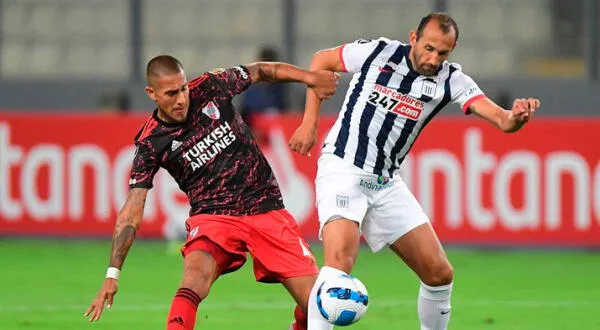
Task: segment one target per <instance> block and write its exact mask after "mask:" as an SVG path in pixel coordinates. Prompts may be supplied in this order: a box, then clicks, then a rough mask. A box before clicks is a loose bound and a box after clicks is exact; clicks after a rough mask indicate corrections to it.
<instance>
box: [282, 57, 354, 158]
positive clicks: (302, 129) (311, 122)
mask: <svg viewBox="0 0 600 330" xmlns="http://www.w3.org/2000/svg"><path fill="white" fill-rule="evenodd" d="M341 47H342V46H339V47H336V48H330V49H324V50H320V51H318V52H317V53H316V54H315V55H314V56H313V59H312V61H311V63H310V70H311V71H320V70H326V71H333V72H343V71H346V70H345V68H344V63H343V61H342V57H341V55H340V54H341ZM321 102H322V98H321V97H319V95H318V94H317V93H315V91H314V90H313V89H312V88H307V89H306V104H305V107H304V117H303V119H302V124H301V125H300V126H299V127H298V128H297V129H296V131H295V132H294V135H292V137H291V139H290V141H289V145H290V148H291V149H292V151H295V152H297V153H299V154H302V155H308V156H310V150H311V149H312V147H313V146H314V145H315V143H316V142H317V129H318V128H319V113H320V111H321Z"/></svg>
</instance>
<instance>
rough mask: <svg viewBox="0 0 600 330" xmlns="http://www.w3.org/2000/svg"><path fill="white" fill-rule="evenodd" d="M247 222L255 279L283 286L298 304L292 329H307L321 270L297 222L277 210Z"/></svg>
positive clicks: (284, 211)
mask: <svg viewBox="0 0 600 330" xmlns="http://www.w3.org/2000/svg"><path fill="white" fill-rule="evenodd" d="M248 222H249V223H251V232H250V237H251V238H250V240H249V241H248V250H249V251H250V253H251V254H252V257H253V258H254V274H255V276H256V279H257V280H258V281H260V282H266V283H282V284H283V285H284V286H285V288H286V289H287V290H288V291H289V292H290V294H291V296H292V297H293V298H294V300H295V301H296V303H297V304H298V306H296V308H295V311H294V319H295V322H294V324H293V325H292V327H291V329H293V330H304V329H306V328H307V315H306V308H307V304H308V300H309V295H310V291H311V289H312V287H313V284H314V282H315V279H316V276H317V273H318V272H319V269H318V268H317V264H316V262H315V260H314V257H313V255H312V252H311V251H310V249H309V246H308V244H307V243H306V241H305V240H304V239H303V238H302V236H301V234H300V231H299V229H298V225H297V224H296V221H295V219H294V218H293V216H292V215H291V214H290V213H289V212H287V211H286V210H276V211H271V212H268V213H265V214H259V215H256V216H252V217H248ZM331 328H332V327H331V326H329V327H327V328H326V329H331Z"/></svg>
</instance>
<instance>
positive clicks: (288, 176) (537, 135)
mask: <svg viewBox="0 0 600 330" xmlns="http://www.w3.org/2000/svg"><path fill="white" fill-rule="evenodd" d="M145 119H146V115H143V114H141V115H131V116H113V115H97V114H94V115H73V114H62V115H57V114H16V113H6V112H4V113H3V112H0V235H1V236H12V235H21V236H22V235H35V236H39V235H43V236H70V237H73V236H88V237H89V236H98V237H110V235H111V234H112V230H113V226H114V221H115V218H116V215H117V212H118V210H119V208H120V207H121V206H122V205H123V203H124V201H125V198H126V195H127V190H128V188H127V181H128V178H129V170H130V166H131V161H132V159H133V153H134V147H133V143H132V141H133V140H132V139H133V136H134V135H135V133H136V132H137V130H138V129H139V127H140V126H141V125H142V123H143V122H144V120H145ZM300 120H301V118H300V117H298V116H279V117H264V118H261V119H259V120H257V122H258V123H259V125H260V127H261V130H260V131H261V132H262V133H261V139H260V140H261V145H262V148H263V152H264V153H265V155H266V156H267V158H268V159H269V162H270V163H271V166H272V167H273V169H274V171H275V174H276V176H277V179H278V181H279V183H280V185H281V188H282V192H283V195H284V201H285V204H286V207H287V208H288V209H289V210H290V211H291V212H292V213H293V214H294V215H295V217H296V219H297V221H298V223H299V224H300V226H301V229H302V232H303V234H304V235H305V237H306V238H308V239H316V234H317V229H318V221H317V212H316V209H315V206H314V199H315V194H314V183H313V180H314V177H315V174H316V162H317V157H318V150H314V151H313V156H312V157H306V156H301V155H297V154H294V153H292V152H291V151H290V150H289V148H288V145H287V141H288V140H289V138H290V137H291V135H292V134H293V132H294V130H295V129H296V127H297V126H298V125H299V123H300ZM334 120H335V117H323V118H322V120H321V123H320V126H319V139H320V141H319V143H318V146H320V145H322V143H321V142H322V140H323V139H324V137H325V134H326V133H327V131H328V129H329V128H330V127H331V125H332V124H333V122H334ZM598 141H600V119H589V118H584V119H571V118H540V117H538V118H535V120H534V121H532V122H531V123H529V124H528V126H526V127H525V128H524V129H522V130H521V131H519V132H517V133H515V134H505V133H502V132H500V131H498V130H497V129H496V128H494V127H492V126H491V125H489V124H487V123H485V122H483V121H481V120H478V119H475V118H471V117H464V118H436V119H435V120H433V121H432V122H431V123H430V124H429V125H428V127H427V128H426V129H425V130H424V132H423V133H422V134H421V136H420V137H419V139H418V141H417V143H416V144H415V145H414V147H413V150H412V151H411V153H410V156H409V157H408V158H407V159H406V160H405V163H404V165H403V166H402V168H401V172H400V173H401V175H402V177H403V178H404V180H405V182H406V183H407V184H408V185H409V187H410V188H411V190H412V191H413V193H414V194H415V196H416V197H417V199H418V200H419V201H420V202H421V204H422V206H423V208H424V209H425V211H426V212H427V213H428V214H429V216H430V218H431V220H432V223H433V225H434V227H435V228H436V231H437V233H438V235H439V236H440V238H441V240H442V241H443V242H445V243H461V244H486V245H490V244H493V245H514V244H518V245H531V246H535V245H558V246H582V247H592V246H593V247H598V246H600V144H598ZM154 183H155V185H154V188H153V189H152V190H151V192H150V194H149V196H148V199H147V203H146V208H145V216H144V222H143V224H142V227H141V231H140V236H142V237H164V236H170V235H171V236H173V235H177V233H178V232H179V233H180V232H181V231H183V223H184V221H185V219H186V218H187V212H188V209H189V208H188V206H187V200H186V196H185V195H184V194H183V193H181V192H180V191H179V190H178V187H177V185H176V184H175V182H174V181H173V180H172V179H171V178H170V177H169V175H168V174H167V173H166V172H164V171H162V170H161V171H159V173H158V174H157V175H156V177H155V181H154Z"/></svg>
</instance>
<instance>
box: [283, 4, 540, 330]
mask: <svg viewBox="0 0 600 330" xmlns="http://www.w3.org/2000/svg"><path fill="white" fill-rule="evenodd" d="M457 38H458V27H457V25H456V22H455V21H454V20H453V19H452V18H451V17H450V16H448V15H447V14H444V13H432V14H430V15H428V16H426V17H424V18H423V19H422V20H421V22H420V24H419V26H418V28H417V30H416V31H411V32H410V34H409V40H410V42H409V44H404V43H401V42H399V41H395V40H389V39H385V38H379V39H376V40H358V41H356V42H354V43H349V44H345V45H341V46H339V47H336V48H331V49H325V50H321V51H319V52H317V53H316V54H315V56H314V57H313V60H312V63H311V70H318V69H324V70H331V71H336V72H350V73H353V75H354V76H353V79H352V81H351V83H350V87H349V89H348V92H347V94H346V98H345V101H344V104H343V105H342V109H341V111H340V114H339V117H338V119H337V121H336V122H335V124H334V125H333V127H332V129H331V131H330V132H329V134H328V136H327V138H326V140H325V145H324V146H323V151H322V155H321V156H320V158H319V162H318V171H317V177H316V180H315V184H316V199H317V208H318V213H319V221H320V223H321V229H320V232H319V236H320V238H321V239H322V240H323V245H324V251H325V252H324V253H325V256H324V259H325V260H324V266H323V267H322V268H321V272H320V274H319V277H318V279H317V282H316V283H315V286H314V288H313V290H312V293H311V299H310V305H309V323H308V329H309V330H322V329H331V325H329V324H328V323H326V322H325V321H324V318H323V317H321V315H319V312H320V311H319V308H318V306H317V303H316V298H315V296H316V292H317V290H318V288H319V286H320V285H321V284H322V283H323V281H325V280H327V279H328V278H331V277H334V276H336V275H338V274H343V273H350V271H351V270H352V267H353V266H354V263H355V260H356V258H357V254H358V248H359V242H360V241H359V237H360V235H361V233H362V235H363V236H364V238H365V240H366V242H367V244H368V245H369V247H370V248H371V249H372V250H373V251H375V252H377V251H379V250H380V249H382V248H383V247H385V246H389V247H390V248H391V249H392V250H393V251H394V252H395V253H396V254H397V255H398V256H399V257H400V258H401V259H402V260H403V261H404V262H405V263H406V264H407V265H408V266H409V267H410V268H411V269H412V270H413V271H414V272H415V273H416V274H417V275H418V276H419V278H420V280H421V284H420V290H419V296H418V315H419V319H420V322H421V329H422V330H434V329H435V330H441V329H446V328H447V326H448V321H449V318H450V294H451V291H452V281H453V269H452V266H451V265H450V262H449V261H448V259H447V257H446V255H445V253H444V250H443V248H442V246H441V244H440V242H439V240H438V238H437V235H436V234H435V232H434V230H433V228H432V226H431V225H430V223H429V218H428V216H427V215H426V214H425V213H424V211H423V209H422V208H421V206H420V205H419V203H418V202H417V200H416V199H415V197H414V196H413V194H412V193H411V192H410V191H409V189H408V188H407V186H406V184H405V183H404V182H403V181H402V178H400V177H399V176H398V175H397V173H396V170H397V169H398V167H399V166H400V164H401V163H402V161H403V160H404V157H405V156H406V154H407V153H408V151H409V150H410V148H411V147H412V145H413V143H414V142H415V139H416V138H417V136H418V135H419V133H420V132H421V130H422V129H423V128H424V127H425V126H426V125H427V123H428V122H429V121H430V120H431V119H432V118H433V117H434V116H435V115H436V114H437V113H438V112H439V111H440V110H442V109H443V108H444V107H445V106H446V105H447V104H449V103H450V102H453V103H456V104H458V105H460V106H461V107H462V109H463V111H464V112H465V113H467V114H468V113H474V114H476V115H477V116H479V117H482V118H484V119H486V120H488V121H489V122H491V123H492V124H493V125H495V126H496V127H497V128H499V129H501V130H502V131H504V132H516V131H518V130H519V129H520V128H521V127H522V126H523V125H524V124H525V123H527V122H528V121H529V120H530V119H531V117H532V115H533V113H534V112H535V110H536V109H537V108H538V107H539V105H540V101H539V100H537V99H534V98H528V99H517V100H515V101H514V103H513V106H512V109H510V110H505V109H503V108H501V107H500V106H498V105H496V104H495V103H494V102H493V101H491V100H490V99H488V98H487V97H486V96H485V95H484V93H483V92H482V91H481V90H480V89H479V87H478V86H477V84H476V83H475V82H474V81H473V79H471V78H470V77H469V76H467V75H466V74H465V73H463V72H462V70H461V67H460V66H459V65H458V64H455V63H450V62H448V61H447V58H448V56H449V55H450V53H451V52H452V50H453V49H454V47H455V46H456V41H457ZM320 103H321V101H320V100H319V99H318V98H317V97H316V95H315V94H314V92H313V91H312V90H310V89H309V90H308V91H307V98H306V108H305V113H304V119H303V122H302V124H301V125H300V126H299V127H298V129H297V130H296V132H295V133H294V135H293V136H292V138H291V140H290V147H291V148H292V150H294V151H296V152H299V153H301V154H305V155H306V154H309V152H310V149H311V148H312V146H313V145H314V143H315V142H316V129H317V125H318V114H319V108H320ZM367 286H368V283H367Z"/></svg>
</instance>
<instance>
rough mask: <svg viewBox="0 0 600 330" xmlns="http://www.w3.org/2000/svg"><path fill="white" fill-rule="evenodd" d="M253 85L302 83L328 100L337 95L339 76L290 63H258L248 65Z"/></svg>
mask: <svg viewBox="0 0 600 330" xmlns="http://www.w3.org/2000/svg"><path fill="white" fill-rule="evenodd" d="M246 68H247V69H248V71H249V72H250V77H251V79H252V83H257V82H259V81H266V82H300V83H304V84H306V85H307V86H308V87H310V88H311V89H312V90H314V91H315V93H316V94H317V95H318V96H319V98H322V99H327V98H330V97H331V96H332V95H333V94H335V90H336V88H337V85H338V78H339V75H337V74H335V73H334V72H331V71H326V70H318V71H307V70H304V69H301V68H299V67H297V66H294V65H291V64H289V63H283V62H256V63H252V64H247V65H246Z"/></svg>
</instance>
